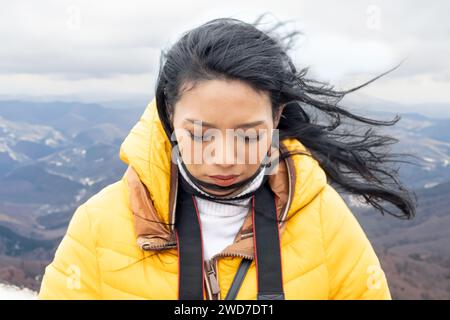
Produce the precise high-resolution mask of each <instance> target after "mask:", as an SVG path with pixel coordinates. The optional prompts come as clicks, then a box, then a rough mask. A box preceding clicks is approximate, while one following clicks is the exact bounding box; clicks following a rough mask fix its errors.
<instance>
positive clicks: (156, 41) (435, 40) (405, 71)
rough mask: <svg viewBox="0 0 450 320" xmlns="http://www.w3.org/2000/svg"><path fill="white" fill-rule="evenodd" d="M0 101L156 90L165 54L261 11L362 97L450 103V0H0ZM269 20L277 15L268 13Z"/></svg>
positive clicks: (301, 57)
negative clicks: (197, 30) (225, 20)
mask: <svg viewBox="0 0 450 320" xmlns="http://www.w3.org/2000/svg"><path fill="white" fill-rule="evenodd" d="M0 2H1V11H0V43H1V46H0V98H4V99H5V98H10V97H15V98H27V97H28V98H30V97H51V98H64V99H66V98H70V99H80V100H87V101H89V100H91V101H102V100H115V99H125V100H126V99H133V98H142V97H147V96H148V97H151V96H153V90H154V82H155V80H156V70H157V69H158V59H159V53H160V50H161V49H162V48H167V47H168V46H169V45H170V44H171V43H173V41H175V39H177V37H178V36H179V35H180V34H181V33H182V32H184V31H185V30H187V29H189V28H193V27H195V26H197V25H199V24H201V23H204V22H206V21H208V20H210V19H213V18H218V17H233V18H238V19H241V20H244V21H247V22H252V21H253V20H254V19H255V18H256V16H258V15H259V14H261V13H263V12H271V13H272V14H273V16H274V17H275V18H276V19H278V20H293V21H294V22H293V23H290V24H289V28H293V29H297V30H301V31H302V32H304V35H303V36H301V37H300V38H298V42H297V49H296V50H295V51H294V52H292V56H293V57H294V60H295V61H296V63H297V64H298V65H299V66H300V65H302V66H307V65H308V66H310V68H311V75H313V76H314V77H316V78H318V79H319V80H325V81H330V82H331V83H332V84H334V85H335V86H336V87H338V88H348V87H350V86H351V85H352V84H358V83H361V81H364V80H368V79H369V78H371V77H373V76H375V75H377V74H379V73H381V72H383V71H385V70H387V69H389V68H391V67H393V66H394V65H396V64H397V63H399V62H400V61H402V60H404V59H406V60H405V61H404V62H403V64H402V66H401V67H400V68H399V69H397V70H396V71H394V72H392V73H390V74H389V75H387V76H385V77H383V78H381V79H379V80H378V81H376V82H375V83H373V84H371V85H370V86H369V87H366V88H364V89H363V90H361V94H364V95H370V96H373V97H377V98H379V99H386V100H392V101H395V102H401V103H406V104H408V103H445V104H448V105H449V107H450V58H449V57H450V41H449V35H450V23H449V22H448V13H449V12H450V2H449V1H446V0H442V1H437V0H434V1H429V2H428V1H411V0H408V1H406V0H405V1H399V0H397V1H365V0H354V1H317V0H315V1H311V0H310V1H300V0H292V1H283V0H277V1H273V0H271V1H262V0H256V1H249V0H245V1H243V0H239V1H230V0H228V1H211V0H210V1H169V0H163V1H154V0H152V1H149V0H146V1H135V0H127V1H111V0H109V1H99V0H95V1H92V0H91V1H76V0H73V1H63V0H54V1H51V0H39V1H7V0H0ZM266 21H267V22H269V23H270V17H268V18H267V20H266Z"/></svg>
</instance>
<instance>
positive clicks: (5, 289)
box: [0, 283, 38, 300]
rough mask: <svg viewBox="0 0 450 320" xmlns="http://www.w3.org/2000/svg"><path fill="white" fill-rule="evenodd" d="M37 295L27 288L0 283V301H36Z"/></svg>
mask: <svg viewBox="0 0 450 320" xmlns="http://www.w3.org/2000/svg"><path fill="white" fill-rule="evenodd" d="M37 296H38V293H37V292H35V291H32V290H30V289H27V288H23V289H21V288H19V287H16V286H11V285H6V284H1V283H0V300H36V299H37Z"/></svg>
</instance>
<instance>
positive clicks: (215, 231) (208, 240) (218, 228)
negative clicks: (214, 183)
mask: <svg viewBox="0 0 450 320" xmlns="http://www.w3.org/2000/svg"><path fill="white" fill-rule="evenodd" d="M178 168H179V170H180V172H181V174H182V175H183V177H184V178H185V179H186V181H187V182H188V183H189V184H190V185H192V186H193V187H194V188H195V189H196V190H198V191H199V192H201V193H203V194H206V193H205V192H203V191H202V190H200V189H199V188H198V187H197V186H196V185H195V184H194V183H193V182H192V181H191V180H190V179H189V177H188V176H187V174H186V172H185V171H184V168H183V167H182V165H181V164H180V163H179V159H178ZM263 178H264V170H262V171H261V173H260V174H259V175H258V176H256V177H255V179H253V181H251V182H250V183H249V185H248V187H247V188H245V190H243V191H242V192H241V193H239V194H238V195H236V197H238V196H241V195H244V194H246V193H248V192H252V191H254V190H256V189H257V188H258V187H259V186H260V185H261V183H262V181H263ZM209 196H211V195H209ZM195 200H196V202H197V208H198V211H199V215H200V221H201V226H202V238H203V257H204V259H208V260H209V259H211V257H212V256H214V255H215V254H217V253H219V252H221V251H222V250H223V249H225V247H227V246H228V245H230V244H232V243H233V241H234V238H235V236H236V234H237V232H238V231H239V229H240V228H241V226H242V224H243V223H244V218H245V217H246V215H247V213H248V210H249V208H250V205H251V203H250V202H251V197H250V198H247V199H241V200H235V201H234V202H235V203H239V204H241V205H240V206H233V205H228V204H222V203H216V202H213V201H211V200H207V199H204V198H201V197H195Z"/></svg>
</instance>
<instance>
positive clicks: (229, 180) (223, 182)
mask: <svg viewBox="0 0 450 320" xmlns="http://www.w3.org/2000/svg"><path fill="white" fill-rule="evenodd" d="M238 177H239V176H237V175H229V176H222V175H216V176H210V178H211V179H213V180H214V183H215V184H217V185H219V186H225V187H226V186H229V185H231V184H233V183H234V182H235V181H236V180H237V178H238Z"/></svg>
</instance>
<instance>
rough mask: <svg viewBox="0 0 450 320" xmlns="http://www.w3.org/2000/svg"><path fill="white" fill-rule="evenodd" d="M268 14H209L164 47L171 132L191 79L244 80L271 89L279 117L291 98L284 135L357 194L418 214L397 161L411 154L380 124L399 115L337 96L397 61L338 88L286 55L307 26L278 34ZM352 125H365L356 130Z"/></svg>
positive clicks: (380, 206) (162, 90)
mask: <svg viewBox="0 0 450 320" xmlns="http://www.w3.org/2000/svg"><path fill="white" fill-rule="evenodd" d="M264 15H265V14H263V15H260V16H259V17H258V19H257V20H256V21H255V22H253V23H252V24H250V23H245V22H242V21H240V20H237V19H234V18H221V19H214V20H211V21H209V22H207V23H205V24H203V25H200V26H199V27H196V28H194V29H192V30H189V31H187V32H186V33H184V34H183V35H182V36H181V38H180V39H179V40H178V41H177V42H176V43H175V44H174V45H173V46H172V47H171V48H170V49H169V50H168V51H162V53H161V58H160V69H159V74H158V79H157V83H156V88H155V89H156V92H155V95H156V102H157V106H158V113H159V117H160V119H161V121H162V124H163V127H164V130H165V131H166V133H167V134H168V136H169V137H170V136H171V134H172V132H173V127H172V124H171V121H170V115H171V114H172V113H173V112H174V110H173V107H174V106H175V104H176V103H177V101H178V100H179V99H180V97H181V95H182V93H183V90H184V88H186V86H191V85H192V86H194V85H195V84H196V83H198V82H201V81H206V80H212V79H224V80H240V81H243V82H244V83H246V84H248V85H249V86H251V87H252V88H253V89H254V90H256V91H258V92H266V93H268V94H269V96H270V99H271V104H272V111H273V112H272V113H273V116H274V117H275V115H276V114H277V113H278V111H279V108H280V107H282V106H283V105H285V108H284V109H283V112H282V115H281V119H280V122H279V125H278V129H279V138H280V141H281V140H283V139H287V138H295V139H298V140H299V141H301V143H302V144H303V145H304V146H305V147H306V148H307V149H308V151H309V152H310V153H311V154H310V156H312V157H314V159H316V160H317V161H318V162H319V164H320V165H321V167H322V168H323V170H324V171H325V173H326V175H327V178H328V179H329V180H330V182H331V183H333V184H335V185H336V187H338V188H339V189H340V190H342V191H343V192H346V193H349V194H353V195H356V196H358V198H360V199H361V200H364V201H365V202H366V203H367V204H369V205H371V206H373V207H374V208H376V209H377V210H379V211H380V212H381V213H382V214H383V215H384V214H385V212H387V213H389V214H391V215H393V216H395V217H398V218H403V219H405V218H407V219H410V218H412V217H414V215H415V201H414V199H413V196H414V194H413V193H412V192H411V191H409V190H407V189H406V188H405V187H404V186H403V185H402V184H401V183H400V181H399V176H398V168H397V165H399V164H400V163H401V162H405V161H404V159H405V158H404V155H401V154H394V153H391V152H390V150H389V148H388V147H389V146H390V145H392V144H394V143H396V142H397V140H396V139H394V138H392V137H390V136H387V135H381V134H378V133H377V132H376V131H375V130H374V127H376V126H391V125H394V124H395V123H397V121H398V120H399V119H400V117H399V116H398V115H397V116H395V117H394V119H392V120H390V121H382V120H376V119H371V118H368V117H363V116H360V115H357V114H355V113H352V112H350V110H349V109H348V108H345V107H343V106H342V105H340V104H339V103H340V101H341V100H342V99H343V98H344V96H345V95H346V94H348V93H350V92H353V91H355V90H358V89H359V88H361V87H364V86H366V85H368V84H369V83H371V82H373V81H375V80H376V79H378V78H380V77H382V76H383V75H385V74H387V73H388V72H390V71H392V70H394V69H395V68H396V67H395V68H392V69H391V70H388V71H387V72H384V73H383V74H381V75H379V76H377V77H375V78H373V79H371V80H370V81H367V82H365V83H363V84H361V85H359V86H357V87H354V88H352V89H349V90H343V91H340V90H336V89H334V87H333V86H331V85H329V84H328V83H326V82H320V81H317V80H314V79H310V78H308V76H307V74H308V71H309V67H305V68H301V69H300V70H297V68H296V66H295V65H294V63H293V62H292V59H291V58H290V57H289V56H288V54H287V52H288V51H289V50H290V49H291V48H292V44H293V43H294V41H293V39H294V38H295V37H296V36H297V35H299V34H301V32H299V31H293V32H289V33H288V34H287V35H285V36H281V35H279V34H278V33H277V32H276V31H277V30H278V28H280V27H282V26H283V25H284V24H285V23H283V22H279V23H277V24H276V25H275V26H274V27H273V28H271V29H269V30H264V31H262V30H260V29H259V28H258V26H259V24H260V21H261V20H262V18H263V17H264ZM397 67H398V66H397ZM352 125H354V126H356V127H358V126H359V128H360V129H361V128H363V129H364V130H362V131H361V130H359V131H360V132H358V130H356V129H355V127H351V126H352ZM298 153H302V151H300V150H299V151H290V152H285V153H282V154H281V158H282V159H284V158H286V157H290V156H292V155H294V154H298ZM303 154H304V153H303ZM395 208H397V209H399V210H393V209H395Z"/></svg>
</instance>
